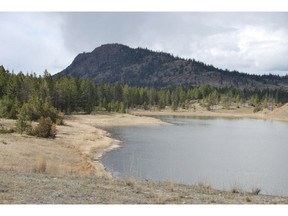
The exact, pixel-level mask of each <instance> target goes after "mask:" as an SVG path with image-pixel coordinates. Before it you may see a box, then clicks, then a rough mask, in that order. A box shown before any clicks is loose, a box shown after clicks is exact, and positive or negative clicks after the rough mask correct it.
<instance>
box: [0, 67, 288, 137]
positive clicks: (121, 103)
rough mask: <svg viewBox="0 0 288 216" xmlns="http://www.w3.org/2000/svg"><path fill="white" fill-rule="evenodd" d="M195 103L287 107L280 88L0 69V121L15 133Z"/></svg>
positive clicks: (212, 105) (257, 108) (286, 96)
mask: <svg viewBox="0 0 288 216" xmlns="http://www.w3.org/2000/svg"><path fill="white" fill-rule="evenodd" d="M268 78H269V77H268ZM194 100H197V101H199V102H200V103H201V105H202V106H203V107H206V108H207V109H208V110H213V109H214V107H215V106H216V105H222V106H223V107H224V108H225V109H230V108H231V106H232V105H236V106H238V107H239V106H240V105H241V104H249V105H251V106H254V107H255V112H257V111H259V110H262V109H263V108H268V109H273V108H274V107H275V106H277V105H278V104H280V103H281V104H284V103H286V102H287V101H288V93H287V90H284V89H282V88H279V89H275V90H273V89H264V90H261V91H260V90H257V89H255V90H247V89H243V90H239V89H236V88H234V87H231V86H230V87H229V86H227V87H224V88H216V87H211V86H209V85H200V86H198V87H188V86H187V87H185V88H184V87H181V86H178V87H173V88H162V89H156V88H152V87H135V86H129V85H127V84H125V85H123V84H120V83H116V84H114V85H112V84H99V85H97V84H95V83H94V82H93V81H92V80H87V79H79V78H73V77H54V78H52V76H51V75H50V74H49V73H48V72H47V71H45V72H44V75H43V76H39V77H37V76H36V75H35V74H31V75H24V74H23V73H19V74H17V75H16V74H13V73H9V71H6V70H5V69H4V67H3V66H0V117H3V118H14V119H18V120H17V128H18V129H17V130H18V131H19V132H27V131H28V132H29V130H31V129H30V125H31V121H38V120H39V119H41V118H44V119H46V118H48V117H49V118H50V119H51V121H52V123H54V124H55V123H56V124H63V113H65V114H71V113H73V112H81V113H88V114H89V113H91V112H93V111H95V110H106V111H108V112H110V111H112V112H121V113H125V112H127V111H128V110H129V109H135V108H142V109H145V110H147V109H151V108H153V107H157V108H158V109H160V110H161V109H164V108H165V107H167V106H168V107H170V108H171V109H172V110H177V109H178V108H179V107H181V108H182V109H189V108H192V109H193V105H192V104H191V101H194ZM194 109H195V106H194Z"/></svg>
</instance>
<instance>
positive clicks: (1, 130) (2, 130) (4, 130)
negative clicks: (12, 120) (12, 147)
mask: <svg viewBox="0 0 288 216" xmlns="http://www.w3.org/2000/svg"><path fill="white" fill-rule="evenodd" d="M14 132H15V131H14V129H11V128H9V129H8V128H4V127H0V134H8V133H14Z"/></svg>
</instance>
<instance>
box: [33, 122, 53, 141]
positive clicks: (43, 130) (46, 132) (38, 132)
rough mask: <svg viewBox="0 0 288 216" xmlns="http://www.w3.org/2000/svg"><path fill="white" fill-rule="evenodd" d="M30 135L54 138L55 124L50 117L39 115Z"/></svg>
mask: <svg viewBox="0 0 288 216" xmlns="http://www.w3.org/2000/svg"><path fill="white" fill-rule="evenodd" d="M31 135H33V136H37V137H43V138H55V137H56V126H55V125H54V124H53V122H52V120H51V118H50V117H47V118H44V117H41V118H40V120H39V124H38V125H37V126H36V127H35V129H33V131H32V133H31Z"/></svg>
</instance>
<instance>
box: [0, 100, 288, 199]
mask: <svg viewBox="0 0 288 216" xmlns="http://www.w3.org/2000/svg"><path fill="white" fill-rule="evenodd" d="M161 115H162V116H164V115H165V116H195V117H196V116H198V117H199V116H200V117H201V116H202V117H204V116H205V117H221V118H222V117H225V118H226V117H227V118H228V117H229V118H242V117H245V118H261V119H271V120H282V121H288V105H287V104H286V105H284V106H282V107H280V108H277V109H275V110H274V111H267V110H266V111H262V112H259V113H253V110H252V109H248V108H247V109H239V110H214V111H212V112H208V111H205V110H197V111H196V112H194V111H193V110H189V111H184V110H180V111H176V112H173V111H170V110H164V111H143V110H138V111H137V110H136V111H135V110H134V111H131V112H130V114H119V113H97V114H96V115H72V116H66V117H65V125H64V126H59V127H58V134H57V137H56V139H40V138H36V137H31V136H27V135H20V134H16V133H13V134H1V136H0V172H1V173H3V175H2V177H5V178H2V179H0V194H1V193H2V194H1V195H2V197H1V196H0V203H39V202H40V203H41V202H44V203H54V202H55V200H58V201H57V202H56V203H103V202H104V203H126V202H128V203H158V204H159V203H183V202H184V203H202V204H203V203H234V204H235V203H262V204H264V203H288V198H287V197H278V196H264V195H255V194H251V193H247V192H243V193H242V192H240V193H234V192H229V191H228V192H224V191H218V190H214V189H212V188H210V187H209V186H205V185H204V186H202V185H200V186H197V185H195V186H188V185H179V184H176V183H165V182H163V183H157V182H155V183H154V182H150V181H149V182H145V181H144V182H140V181H136V180H125V179H123V180H122V179H116V178H114V177H113V175H112V174H111V173H110V172H109V171H107V170H106V168H105V167H104V166H103V165H102V164H101V163H100V158H101V156H102V155H103V154H104V153H105V152H106V151H109V150H111V149H113V148H116V147H117V146H119V145H120V143H121V141H119V140H116V139H114V138H113V137H111V135H110V134H109V133H108V132H107V131H105V128H107V127H112V126H133V125H135V126H136V125H167V124H168V123H165V122H163V121H161V120H160V119H157V118H153V117H149V116H161ZM0 124H1V125H2V126H3V125H4V126H6V127H9V126H13V125H14V124H15V121H13V120H7V119H0ZM44 162H45V163H44ZM43 163H44V164H45V169H44V171H43V172H41V170H40V168H41V167H42V166H43ZM71 175H72V176H71ZM47 178H48V179H52V180H49V181H48V180H47ZM71 178H72V179H73V181H72V180H71ZM47 181H48V182H49V187H48V186H47V187H48V188H47V187H46V186H45V185H46V184H47V183H48V182H47ZM53 181H55V182H57V181H58V182H59V183H57V184H55V183H53ZM11 182H14V183H11ZM23 182H24V183H23ZM31 182H34V183H33V184H34V185H31ZM41 182H43V183H41ZM60 182H61V183H60ZM79 182H82V183H80V184H83V187H82V188H81V190H80V191H79V189H77V188H79ZM86 182H87V183H86ZM95 182H98V183H97V184H96V185H95ZM59 184H60V185H59ZM61 184H62V186H61ZM87 184H88V185H89V187H87V186H86V185H87ZM107 184H108V186H107ZM35 185H37V187H35ZM64 185H65V187H66V185H70V186H69V187H68V186H67V190H66V189H65V194H70V193H71V195H69V196H68V195H67V196H66V195H65V194H63V195H62V197H61V196H59V193H61V190H63V186H64ZM97 185H98V186H97ZM26 188H29V190H26ZM55 188H58V189H57V190H58V191H60V192H57V193H55ZM83 188H85V190H83ZM47 190H50V191H51V192H50V193H46V192H47ZM107 190H108V191H107ZM21 191H22V192H21ZM45 191H46V192H45ZM73 191H74V192H73ZM159 191H161V193H159ZM188 191H189V192H188ZM35 193H39V199H35V195H34V194H35ZM73 193H74V194H75V193H77V194H78V195H77V197H78V198H76V197H74V195H73ZM95 193H96V194H95ZM15 194H17V195H15ZM44 194H45V195H44ZM47 194H49V196H47ZM87 194H91V197H90V198H89V200H88V199H87ZM112 194H113V195H112ZM44 197H45V198H44ZM64 197H66V198H65V199H64ZM71 197H72V198H71ZM73 197H74V198H73Z"/></svg>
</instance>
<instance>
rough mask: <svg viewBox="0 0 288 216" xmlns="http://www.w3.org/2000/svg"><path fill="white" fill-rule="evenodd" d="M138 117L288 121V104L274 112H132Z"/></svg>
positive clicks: (242, 110)
mask: <svg viewBox="0 0 288 216" xmlns="http://www.w3.org/2000/svg"><path fill="white" fill-rule="evenodd" d="M130 114H132V115H136V116H175V117H177V116H183V117H215V118H251V119H265V120H277V121H288V103H287V104H285V105H283V106H281V107H279V108H276V109H274V110H273V111H271V110H268V109H265V110H263V111H260V112H257V113H254V112H253V108H251V107H244V108H238V109H237V108H235V109H230V110H225V109H220V108H218V109H215V110H212V111H207V110H205V109H204V108H202V107H199V106H198V108H197V109H196V111H195V110H192V109H189V110H186V109H185V110H183V109H180V110H176V111H172V110H171V109H169V108H167V109H165V110H160V111H157V110H133V111H131V112H130Z"/></svg>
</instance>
